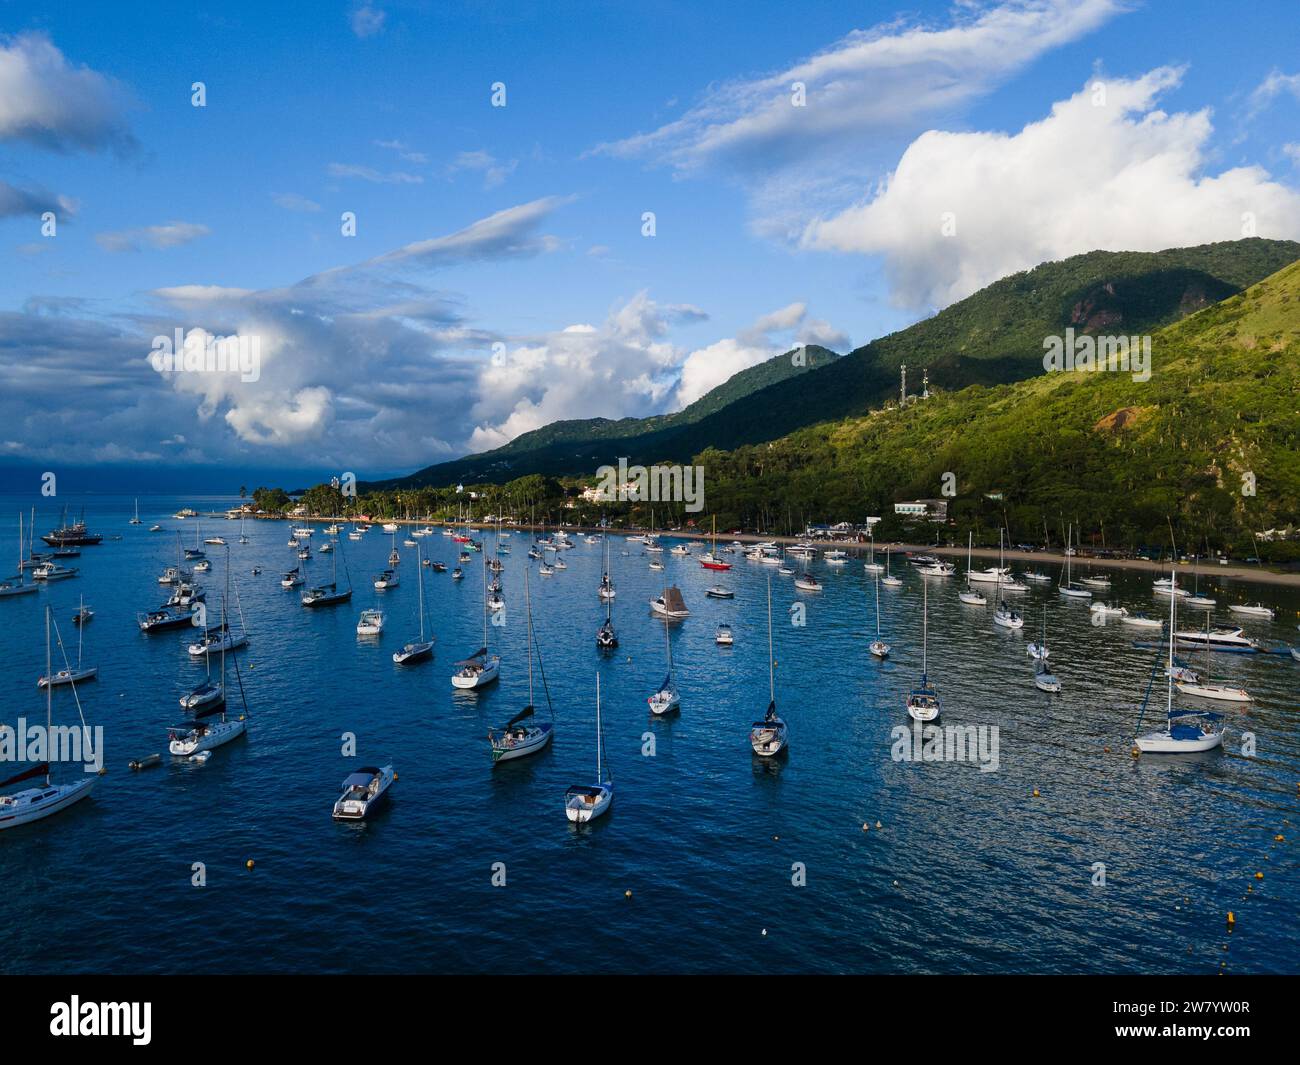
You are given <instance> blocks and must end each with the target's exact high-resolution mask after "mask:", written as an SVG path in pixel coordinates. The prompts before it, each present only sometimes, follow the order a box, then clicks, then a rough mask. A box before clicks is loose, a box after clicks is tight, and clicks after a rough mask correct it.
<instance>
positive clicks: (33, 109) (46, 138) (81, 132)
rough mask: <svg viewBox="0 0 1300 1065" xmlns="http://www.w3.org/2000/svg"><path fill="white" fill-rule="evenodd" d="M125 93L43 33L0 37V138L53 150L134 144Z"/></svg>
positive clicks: (123, 147)
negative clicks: (75, 61) (78, 62)
mask: <svg viewBox="0 0 1300 1065" xmlns="http://www.w3.org/2000/svg"><path fill="white" fill-rule="evenodd" d="M124 111H125V93H124V92H123V90H122V88H121V87H120V86H119V84H118V83H117V82H116V81H114V80H113V79H112V78H109V77H106V76H105V75H103V74H100V73H99V72H98V71H94V70H91V69H90V68H89V67H87V66H74V65H73V64H71V63H69V62H68V60H67V58H66V57H65V56H64V55H63V53H62V52H60V51H59V49H58V48H56V47H55V46H54V44H53V42H52V41H51V40H50V39H49V37H47V36H46V35H45V34H44V33H21V34H19V35H17V36H15V37H0V140H21V141H26V142H28V143H30V144H35V145H37V146H39V147H42V148H48V149H51V150H54V151H70V150H74V149H80V150H83V151H95V150H98V149H100V148H112V149H116V150H118V151H129V150H131V149H133V148H134V147H135V141H134V139H133V138H132V137H131V134H130V132H129V131H128V129H127V126H126V120H125V117H124Z"/></svg>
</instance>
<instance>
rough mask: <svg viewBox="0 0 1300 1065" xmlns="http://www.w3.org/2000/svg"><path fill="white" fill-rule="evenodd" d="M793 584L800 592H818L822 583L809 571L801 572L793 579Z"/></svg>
mask: <svg viewBox="0 0 1300 1065" xmlns="http://www.w3.org/2000/svg"><path fill="white" fill-rule="evenodd" d="M794 586H795V587H796V588H798V589H799V591H801V592H820V591H821V590H822V583H821V581H819V580H818V579H817V578H816V577H814V576H813V575H812V574H811V573H801V574H799V576H797V577H796V578H795V579H794Z"/></svg>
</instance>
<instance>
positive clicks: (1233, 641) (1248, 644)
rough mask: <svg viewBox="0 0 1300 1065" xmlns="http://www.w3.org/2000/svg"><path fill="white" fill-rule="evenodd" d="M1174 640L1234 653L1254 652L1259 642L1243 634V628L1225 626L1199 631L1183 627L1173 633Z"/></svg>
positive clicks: (1184, 644)
mask: <svg viewBox="0 0 1300 1065" xmlns="http://www.w3.org/2000/svg"><path fill="white" fill-rule="evenodd" d="M1174 640H1175V641H1176V642H1177V643H1179V644H1182V645H1183V646H1185V647H1186V646H1191V647H1208V648H1209V649H1210V650H1212V651H1226V652H1231V653H1236V654H1254V653H1255V652H1257V651H1258V650H1259V644H1257V643H1256V642H1255V641H1254V640H1252V639H1251V638H1250V637H1249V636H1247V635H1246V634H1245V630H1244V629H1240V628H1235V627H1225V628H1218V629H1210V630H1209V631H1208V632H1200V631H1198V630H1195V629H1185V630H1183V631H1182V632H1176V633H1174Z"/></svg>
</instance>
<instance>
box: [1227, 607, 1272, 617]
mask: <svg viewBox="0 0 1300 1065" xmlns="http://www.w3.org/2000/svg"><path fill="white" fill-rule="evenodd" d="M1228 609H1229V610H1231V611H1232V612H1233V613H1234V614H1244V615H1246V616H1247V617H1252V618H1268V619H1269V620H1270V621H1272V620H1273V616H1274V610H1273V608H1272V607H1267V606H1265V605H1264V604H1263V603H1230V604H1229V605H1228Z"/></svg>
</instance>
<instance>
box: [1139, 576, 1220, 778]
mask: <svg viewBox="0 0 1300 1065" xmlns="http://www.w3.org/2000/svg"><path fill="white" fill-rule="evenodd" d="M1171 583H1176V577H1173V578H1171ZM1177 606H1178V597H1177V596H1176V595H1171V596H1170V597H1169V662H1168V665H1167V667H1166V677H1165V682H1166V689H1167V695H1166V701H1165V727H1164V728H1163V729H1161V730H1159V731H1156V732H1150V733H1147V734H1146V735H1144V736H1143V735H1139V736H1137V737H1135V738H1134V740H1133V744H1134V747H1135V748H1136V749H1137V750H1138V751H1142V752H1146V753H1150V754H1185V753H1196V752H1198V751H1209V750H1212V749H1213V748H1215V747H1221V746H1223V732H1224V728H1223V725H1222V720H1223V719H1222V718H1221V717H1220V716H1219V715H1218V714H1212V713H1209V712H1208V711H1204V710H1200V711H1197V710H1179V711H1175V710H1174V642H1175V641H1174V635H1173V634H1174V632H1175V616H1176V615H1175V611H1176V609H1177ZM1151 673H1152V677H1153V678H1154V676H1155V669H1154V668H1152V670H1151ZM1150 697H1151V688H1150V686H1149V685H1148V687H1147V694H1146V697H1145V698H1143V700H1142V709H1141V710H1140V711H1139V712H1138V728H1141V727H1142V715H1143V714H1145V713H1146V708H1147V701H1148V700H1149V699H1150Z"/></svg>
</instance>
